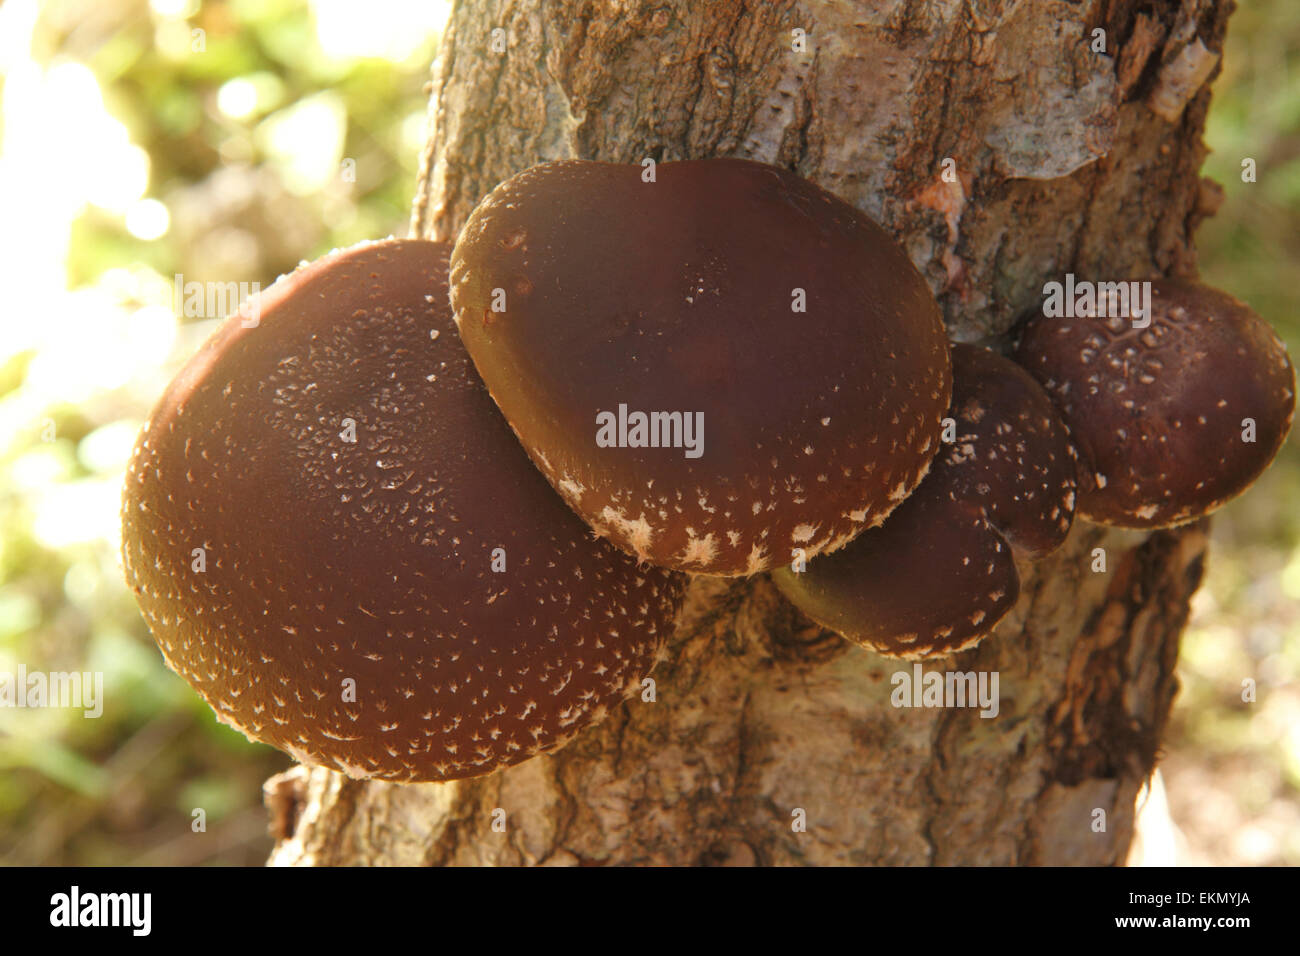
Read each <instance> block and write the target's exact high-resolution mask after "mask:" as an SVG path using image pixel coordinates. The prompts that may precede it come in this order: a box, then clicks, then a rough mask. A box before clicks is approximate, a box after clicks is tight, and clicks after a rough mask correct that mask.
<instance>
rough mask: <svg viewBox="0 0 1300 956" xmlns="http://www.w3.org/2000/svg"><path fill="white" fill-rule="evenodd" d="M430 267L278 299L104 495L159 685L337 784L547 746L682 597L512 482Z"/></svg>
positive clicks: (582, 720) (440, 249) (169, 402)
mask: <svg viewBox="0 0 1300 956" xmlns="http://www.w3.org/2000/svg"><path fill="white" fill-rule="evenodd" d="M449 251H450V250H449V246H448V245H446V244H436V243H431V242H425V241H406V240H403V241H386V242H380V243H368V244H364V245H361V246H358V247H354V248H352V249H348V250H344V251H342V252H336V253H332V254H331V255H329V256H326V257H324V258H323V259H320V260H317V261H316V262H314V263H312V264H311V265H307V266H304V267H302V268H300V269H298V270H297V271H296V272H294V273H293V274H291V275H289V276H286V277H284V278H282V279H280V280H279V281H278V282H276V283H275V284H274V285H273V286H271V287H270V288H269V289H267V290H266V291H265V292H264V293H262V294H261V296H260V297H259V303H258V304H259V305H260V316H259V322H258V324H257V326H256V327H251V328H244V327H242V322H241V320H242V318H243V317H244V316H245V315H248V314H250V313H249V310H241V312H240V313H239V314H236V315H235V316H232V317H231V318H230V319H229V320H228V321H227V322H226V323H225V324H223V325H222V326H221V327H220V328H219V329H218V331H217V332H216V333H215V335H214V336H213V337H212V338H211V339H210V340H209V341H208V343H207V344H206V345H205V346H204V347H203V348H202V349H201V350H200V351H199V352H198V353H197V354H196V355H195V356H194V357H193V359H191V361H190V362H189V364H188V365H186V367H185V368H184V370H183V371H182V372H181V373H180V374H179V375H178V376H177V378H176V380H175V381H174V382H173V383H172V385H171V386H170V387H169V389H168V391H167V392H166V394H165V395H164V396H163V398H162V400H161V401H160V402H159V404H158V406H157V407H156V408H155V409H154V411H153V413H152V415H151V416H150V419H149V421H148V422H147V424H146V425H145V428H144V430H143V432H142V434H141V437H140V440H139V443H138V445H137V447H136V450H135V453H134V456H133V458H132V461H131V464H130V468H129V471H128V474H127V482H126V489H125V494H124V499H123V509H122V525H123V540H122V556H123V564H124V567H125V570H126V577H127V580H128V582H129V584H130V586H131V587H132V589H133V590H134V591H135V593H136V596H137V599H138V601H139V603H140V606H141V609H142V610H143V612H144V615H145V618H146V619H147V621H148V622H149V626H150V627H151V629H152V630H153V633H154V637H155V639H156V640H157V642H158V646H159V647H160V648H161V649H162V652H163V655H164V657H165V658H166V660H167V663H168V664H169V665H170V666H171V667H172V669H173V670H175V671H176V672H177V673H179V674H180V675H181V676H182V677H184V678H185V679H186V680H187V681H189V683H190V684H191V685H193V686H194V688H195V689H196V690H198V691H199V693H200V694H202V695H203V697H204V698H205V699H206V700H207V701H208V703H209V704H210V705H211V706H212V707H213V709H214V710H215V711H216V712H217V715H218V719H220V720H222V721H223V722H225V723H228V724H230V725H232V726H234V727H236V728H237V729H239V730H241V731H243V732H244V733H245V734H246V735H247V736H249V737H251V738H252V739H255V740H260V741H262V742H265V743H269V744H271V745H273V746H275V747H279V748H280V749H282V750H285V751H287V752H288V753H290V754H291V755H293V756H294V757H295V758H297V759H299V760H301V761H303V762H306V763H314V764H320V765H323V766H327V767H331V768H334V769H339V770H342V771H344V772H346V773H348V774H349V775H351V776H356V777H377V778H382V779H387V780H396V781H429V780H449V779H455V778H460V777H469V776H477V775H480V774H484V773H488V772H490V771H492V770H494V769H496V768H498V767H502V766H506V765H509V764H513V763H517V762H519V761H521V760H523V759H525V758H526V757H529V756H531V755H532V754H535V753H539V752H542V751H545V750H550V749H552V748H554V747H556V746H559V745H560V744H561V743H563V742H564V741H565V740H567V739H569V738H571V737H572V736H574V735H575V734H576V733H577V732H578V731H579V730H581V729H582V728H584V727H585V726H587V725H589V724H591V723H593V722H594V721H596V720H598V719H599V718H600V717H601V716H602V715H603V714H604V713H605V712H606V711H607V710H608V709H609V708H611V707H613V706H615V705H616V704H618V703H619V702H620V701H621V700H622V699H623V697H624V696H625V694H626V692H628V691H629V689H631V688H633V687H636V686H639V681H640V679H641V678H642V677H643V676H644V675H645V674H646V673H647V672H648V671H649V670H650V669H651V666H652V664H653V662H654V660H655V657H656V654H657V653H658V652H659V650H660V648H661V645H662V643H663V641H664V639H665V637H666V636H667V634H668V633H669V631H670V628H671V622H672V619H673V616H674V614H675V612H676V610H677V608H678V606H679V603H680V598H681V590H682V578H681V576H678V575H671V574H668V573H665V572H662V571H658V570H655V569H638V568H637V567H636V565H635V562H633V561H632V560H630V559H629V558H627V557H625V556H624V555H623V554H622V553H621V552H619V551H618V550H617V549H615V548H613V547H612V546H610V545H608V544H607V543H605V542H601V541H597V540H595V539H594V538H593V536H592V535H591V532H590V530H589V529H588V528H587V527H586V526H585V525H583V523H582V522H581V521H580V520H578V519H577V518H576V517H575V516H574V515H573V514H572V512H571V511H570V510H569V509H568V508H567V507H565V505H564V503H563V502H562V501H561V500H560V498H559V497H558V496H557V495H556V494H555V493H554V491H553V490H552V489H551V487H550V486H549V485H548V484H547V483H546V481H545V480H544V479H543V478H542V476H541V475H540V474H538V473H537V471H536V469H534V468H533V467H532V464H531V463H530V462H529V461H528V457H527V456H526V455H525V454H524V452H523V450H522V449H521V448H520V447H519V444H518V442H517V441H516V440H515V438H514V436H513V435H512V434H511V433H510V430H509V428H508V427H507V426H506V424H505V422H504V420H503V419H502V418H501V416H500V413H499V412H498V411H497V409H496V407H495V406H494V405H493V404H492V401H491V399H490V398H489V396H488V394H487V391H486V390H485V389H484V388H483V386H482V384H481V382H480V381H479V380H478V378H477V375H476V373H475V372H474V369H473V365H472V363H471V362H470V360H469V357H468V356H467V355H466V354H465V351H464V348H463V346H462V345H461V343H460V340H459V338H458V336H457V335H456V329H455V326H454V324H453V323H452V321H451V317H450V312H449V309H448V306H447V289H446V269H447V257H448V254H449ZM200 548H201V549H203V551H202V552H201V553H200V554H201V560H202V563H203V564H204V565H205V566H204V567H202V568H199V567H198V566H197V565H198V562H199V560H200V554H196V551H195V549H200ZM497 548H500V549H503V550H502V551H501V552H500V553H499V554H498V555H494V551H495V549H497ZM494 557H495V558H498V559H499V560H498V562H497V566H498V567H502V568H503V569H504V570H500V571H495V570H494ZM350 682H352V683H350Z"/></svg>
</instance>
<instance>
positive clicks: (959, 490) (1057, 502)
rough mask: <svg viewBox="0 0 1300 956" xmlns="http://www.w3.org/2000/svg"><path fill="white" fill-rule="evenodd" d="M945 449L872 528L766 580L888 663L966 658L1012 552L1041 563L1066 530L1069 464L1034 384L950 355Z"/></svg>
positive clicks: (1012, 368)
mask: <svg viewBox="0 0 1300 956" xmlns="http://www.w3.org/2000/svg"><path fill="white" fill-rule="evenodd" d="M952 371H953V396H952V410H951V415H952V417H953V419H954V421H955V423H956V436H955V440H954V441H953V442H951V443H950V444H946V445H944V446H943V448H942V449H941V450H940V452H939V455H938V457H936V459H935V462H934V465H933V466H932V467H931V469H930V473H929V474H928V475H927V476H926V478H925V480H924V481H922V482H921V486H920V487H919V488H917V490H916V491H915V492H914V493H913V494H912V496H911V497H910V498H908V499H907V500H906V501H905V502H903V504H902V505H901V506H900V507H899V508H898V510H897V511H895V512H894V513H893V514H892V515H890V516H889V518H888V520H886V521H885V523H884V525H883V526H882V527H879V528H873V529H871V530H869V531H865V532H863V533H862V534H861V535H860V536H858V538H856V539H855V540H854V541H853V542H852V543H850V544H849V545H848V546H846V547H845V548H844V549H843V550H841V551H838V552H836V553H835V554H830V555H824V556H822V557H820V558H817V559H816V560H814V561H811V562H809V563H808V566H807V568H806V569H805V570H804V571H802V572H795V571H793V570H792V569H791V568H789V567H784V568H778V569H777V570H775V571H773V572H772V580H773V581H774V582H775V583H776V585H777V587H778V588H780V589H781V591H782V593H784V594H785V595H786V597H788V598H789V599H790V601H791V602H792V603H793V604H794V605H795V606H796V607H798V608H799V609H800V610H802V611H803V612H804V613H805V614H807V615H808V616H809V617H810V618H812V619H813V620H814V621H816V622H817V623H819V624H821V625H822V626H823V627H828V628H830V629H831V630H834V631H836V632H838V633H840V634H842V635H843V636H845V637H847V638H849V639H850V640H852V641H855V642H856V643H859V644H862V645H863V646H865V647H869V648H871V649H873V650H876V651H879V652H880V653H882V654H886V655H889V656H891V657H903V658H927V657H942V656H945V655H948V654H952V653H956V652H957V651H962V650H966V649H967V648H970V647H973V646H974V645H976V644H977V643H979V641H980V640H982V639H983V638H984V637H985V636H986V635H987V634H988V633H989V632H990V631H991V630H992V629H993V628H994V626H996V625H997V623H998V622H999V621H1000V620H1001V619H1002V618H1003V617H1005V616H1006V614H1007V612H1008V611H1010V610H1011V608H1013V607H1014V606H1015V603H1016V600H1017V598H1018V597H1019V595H1020V575H1019V573H1018V571H1017V569H1016V562H1015V557H1014V554H1013V549H1012V547H1011V546H1012V545H1015V546H1016V548H1018V549H1020V550H1021V551H1023V552H1024V553H1025V554H1028V555H1033V556H1042V555H1045V554H1048V553H1049V552H1051V551H1053V550H1055V549H1056V548H1057V547H1059V546H1060V544H1061V543H1062V542H1063V541H1064V540H1065V537H1066V535H1067V534H1068V533H1069V531H1070V526H1071V524H1072V521H1073V518H1074V507H1075V497H1076V495H1075V478H1074V474H1075V461H1074V453H1073V449H1072V447H1071V446H1070V442H1069V437H1068V435H1067V433H1066V429H1065V425H1064V423H1063V422H1062V421H1061V419H1060V416H1059V415H1058V414H1057V413H1056V410H1055V409H1054V408H1053V407H1052V403H1051V401H1050V400H1049V399H1048V397H1047V395H1046V394H1045V393H1044V392H1043V390H1042V389H1041V388H1039V386H1038V384H1037V383H1036V382H1035V381H1034V380H1033V379H1032V378H1031V377H1030V376H1029V375H1028V374H1027V373H1026V372H1025V371H1024V369H1022V368H1020V367H1019V366H1018V365H1016V364H1015V363H1014V362H1012V361H1010V360H1009V359H1006V358H1003V357H1002V356H1001V355H998V354H997V353H995V352H991V351H989V350H988V349H981V348H975V347H972V346H968V345H954V346H953V348H952Z"/></svg>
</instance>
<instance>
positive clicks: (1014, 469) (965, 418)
mask: <svg viewBox="0 0 1300 956" xmlns="http://www.w3.org/2000/svg"><path fill="white" fill-rule="evenodd" d="M952 376H953V391H952V409H951V411H950V414H951V415H952V417H953V419H954V420H955V422H956V425H957V435H956V440H955V441H954V442H952V443H951V444H945V445H944V446H943V448H942V449H941V450H940V451H939V457H940V460H941V461H942V463H943V465H944V470H945V477H944V480H945V481H946V482H947V483H948V486H949V494H950V497H952V498H954V499H957V500H961V501H970V502H974V503H976V504H977V505H978V506H979V507H980V509H981V511H982V512H983V513H984V514H985V515H986V517H987V518H988V519H989V523H990V524H991V525H992V526H993V527H995V528H997V530H998V531H999V532H1000V533H1001V534H1002V535H1003V537H1005V538H1006V539H1007V541H1008V542H1010V543H1011V544H1012V545H1014V546H1015V547H1016V548H1018V549H1020V550H1022V551H1024V552H1025V553H1027V554H1029V555H1033V556H1036V557H1042V556H1043V555H1046V554H1049V553H1050V552H1052V551H1055V550H1056V549H1057V548H1058V547H1059V546H1060V545H1061V543H1062V542H1063V541H1064V540H1065V538H1066V535H1068V534H1069V533H1070V526H1071V525H1072V524H1073V523H1074V508H1075V498H1076V494H1077V489H1076V484H1075V471H1076V462H1075V458H1076V456H1075V451H1074V447H1073V445H1071V444H1070V436H1069V433H1068V432H1067V430H1066V427H1065V423H1064V422H1063V421H1062V420H1061V416H1060V413H1059V412H1057V410H1056V408H1055V407H1054V406H1053V405H1052V401H1051V399H1049V398H1048V397H1047V394H1046V393H1045V392H1044V391H1043V389H1042V388H1041V387H1040V386H1039V384H1038V383H1037V382H1036V381H1034V379H1033V377H1032V376H1031V375H1030V374H1029V373H1028V372H1026V371H1025V370H1024V369H1023V368H1021V367H1020V366H1019V365H1017V364H1016V363H1015V362H1013V361H1011V360H1010V359H1008V358H1005V357H1003V356H1001V355H999V354H998V353H996V352H993V351H991V350H989V349H985V348H978V347H975V346H971V345H962V344H956V345H953V347H952Z"/></svg>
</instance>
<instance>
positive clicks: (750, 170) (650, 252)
mask: <svg viewBox="0 0 1300 956" xmlns="http://www.w3.org/2000/svg"><path fill="white" fill-rule="evenodd" d="M451 300H452V306H453V308H454V310H455V313H456V318H457V322H458V324H459V327H460V332H461V336H462V338H463V339H464V341H465V344H466V347H467V348H468V349H469V352H470V354H471V355H472V356H473V358H474V361H475V364H476V365H477V367H478V369H479V371H480V373H482V375H483V379H484V381H485V382H486V383H487V385H488V389H489V390H490V392H491V393H492V396H493V398H495V399H496V401H497V403H498V404H499V405H500V407H501V409H502V410H503V411H504V412H505V416H506V418H507V420H509V421H510V423H511V425H512V426H513V427H514V429H515V431H516V432H517V433H518V435H519V437H520V439H521V440H522V442H523V444H524V446H525V448H527V449H528V451H529V454H530V455H532V457H533V460H534V461H535V462H536V463H537V465H538V467H540V468H541V470H542V472H543V473H544V474H545V475H546V476H547V477H548V478H549V479H550V481H551V483H552V484H553V485H554V486H555V487H556V488H557V489H558V490H559V491H560V493H561V494H563V495H564V497H565V499H566V500H567V501H568V502H569V503H570V504H571V505H572V506H573V508H574V510H576V511H577V512H578V513H579V514H580V515H582V516H583V517H584V518H585V519H586V520H587V521H588V522H589V523H590V524H591V525H592V527H594V528H595V529H596V530H597V531H599V532H600V533H601V534H602V535H605V536H607V537H608V538H609V539H610V540H611V541H613V542H615V543H616V544H618V545H619V546H620V547H622V548H624V549H625V550H627V551H628V552H630V553H632V554H635V555H637V556H638V557H640V558H643V559H646V560H648V561H651V562H654V563H655V564H659V565H662V566H665V567H672V568H677V569H681V570H688V571H696V572H703V573H709V574H722V575H739V574H752V573H755V572H758V571H763V570H766V569H768V568H771V567H773V566H775V565H778V564H782V563H784V562H786V561H788V560H789V559H790V555H791V552H792V549H795V548H801V549H803V550H804V551H805V552H806V553H807V554H816V553H818V552H822V551H830V550H834V549H835V548H837V547H839V546H841V545H842V544H844V543H845V542H847V541H848V540H850V539H851V538H852V537H853V536H854V535H855V534H857V533H858V532H859V531H861V530H862V529H864V528H868V527H871V526H873V525H875V524H878V523H879V522H880V521H881V520H883V518H884V517H885V515H887V514H888V513H889V512H890V511H891V510H892V509H893V508H894V507H895V506H897V505H898V503H899V502H901V501H902V500H903V499H904V498H906V497H907V495H908V493H909V492H911V490H912V489H913V488H914V487H915V486H916V484H917V482H919V481H920V479H921V477H922V476H923V475H924V474H925V471H926V468H927V467H928V464H929V461H930V459H931V457H933V455H934V453H935V451H936V449H937V441H938V431H939V420H940V418H941V417H942V415H943V411H944V409H945V408H946V407H947V404H948V399H949V392H950V372H949V367H948V350H947V339H946V337H945V335H944V330H943V324H942V321H941V318H940V315H939V309H938V306H937V304H936V303H935V301H934V298H933V296H932V295H931V293H930V290H929V288H928V287H927V286H926V283H925V281H924V279H923V278H922V277H921V276H920V274H919V273H918V272H917V271H916V269H915V268H914V267H913V266H912V264H911V262H910V261H909V260H908V258H907V255H906V254H905V253H904V252H903V250H902V249H901V248H899V246H898V245H897V244H896V243H895V242H894V241H893V240H892V239H891V238H890V237H889V235H888V234H887V233H885V232H884V230H882V229H881V228H880V227H879V226H877V225H876V224H875V223H873V222H872V221H871V220H870V219H868V218H867V217H866V216H864V215H863V214H862V213H860V212H858V211H857V210H856V209H854V208H853V207H852V206H850V205H848V204H847V203H844V202H842V201H841V200H839V199H837V198H836V197H834V196H832V195H830V194H829V193H826V192H824V191H823V190H821V189H818V188H817V187H816V186H814V185H812V184H811V183H808V182H806V181H805V180H803V179H801V178H799V177H798V176H796V175H794V174H793V173H790V172H788V171H786V170H784V169H779V168H776V167H772V166H766V165H763V164H759V163H753V162H748V161H744V160H730V159H714V160H702V161H692V162H677V163H662V164H660V165H659V166H658V168H657V170H656V181H654V182H643V181H642V168H641V167H640V166H622V165H613V164H607V163H595V162H580V161H574V162H561V163H547V164H544V165H541V166H535V167H533V168H532V169H529V170H527V171H525V172H523V173H520V174H519V175H517V176H515V177H514V178H512V179H510V180H508V181H507V182H505V183H503V184H502V185H500V186H498V187H497V188H496V189H495V190H494V191H493V192H492V193H491V194H490V195H489V196H488V197H487V198H485V199H484V200H483V202H482V203H480V204H479V206H478V208H477V209H475V211H474V213H473V214H472V215H471V216H470V219H469V222H468V223H467V224H466V226H465V229H464V230H463V232H462V233H461V236H460V238H459V239H458V241H457V243H456V247H455V250H454V251H453V254H452V271H451ZM494 306H496V307H497V308H496V309H494ZM801 306H802V307H803V308H804V309H805V310H804V311H799V310H798V309H799V308H800V307H801ZM620 407H622V409H623V410H624V411H625V413H626V415H628V416H631V415H632V414H633V413H644V414H647V415H649V414H651V413H674V412H676V413H680V414H681V415H683V416H695V415H697V414H699V415H702V420H703V429H704V435H703V438H704V444H703V448H702V454H701V455H700V456H699V457H688V455H687V454H686V449H685V448H683V447H635V446H634V442H635V440H636V435H635V433H634V432H633V431H632V430H631V429H629V432H628V434H629V437H628V439H627V442H626V445H625V446H623V447H604V446H602V444H601V443H600V430H599V427H598V424H599V421H600V418H599V416H600V415H601V413H609V414H611V415H615V416H618V415H619V413H620ZM628 420H629V421H631V419H630V418H629V419H628ZM693 420H694V419H692V421H693ZM606 421H608V419H606ZM661 421H665V420H664V419H661ZM634 427H635V425H634V423H633V428H634ZM660 433H662V429H655V428H654V426H653V425H652V426H651V429H650V432H649V434H650V436H655V435H657V434H660ZM607 437H608V436H607ZM670 443H671V442H670Z"/></svg>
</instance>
